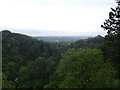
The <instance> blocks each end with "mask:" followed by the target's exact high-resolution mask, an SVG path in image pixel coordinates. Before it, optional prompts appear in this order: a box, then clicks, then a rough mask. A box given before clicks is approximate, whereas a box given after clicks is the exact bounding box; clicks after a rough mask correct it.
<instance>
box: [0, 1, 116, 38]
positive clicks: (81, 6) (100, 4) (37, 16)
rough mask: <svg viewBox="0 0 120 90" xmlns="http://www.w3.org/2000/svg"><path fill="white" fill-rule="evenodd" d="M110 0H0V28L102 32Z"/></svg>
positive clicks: (36, 32) (57, 32) (34, 31)
mask: <svg viewBox="0 0 120 90" xmlns="http://www.w3.org/2000/svg"><path fill="white" fill-rule="evenodd" d="M116 6H117V4H116V3H115V1H114V0H0V29H1V30H4V29H9V30H11V31H13V32H19V33H23V34H27V35H37V36H38V35H42V36H44V35H49V36H52V35H59V36H60V35H62V36H64V35H75V36H77V35H96V34H102V35H103V34H105V32H104V31H103V29H101V27H100V26H101V24H103V22H104V20H105V19H107V18H108V17H109V16H108V15H109V12H110V11H111V10H110V8H111V7H113V8H114V7H116Z"/></svg>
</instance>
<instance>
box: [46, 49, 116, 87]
mask: <svg viewBox="0 0 120 90" xmlns="http://www.w3.org/2000/svg"><path fill="white" fill-rule="evenodd" d="M115 73H116V71H115V69H114V68H113V67H112V65H111V63H110V62H109V61H106V62H105V61H104V58H103V56H102V52H101V51H100V50H99V49H89V48H88V49H79V50H75V49H69V50H68V51H67V52H65V53H64V54H63V55H62V59H61V60H60V63H59V65H58V67H57V70H56V72H55V75H54V77H55V78H54V80H52V81H51V82H50V84H48V85H46V88H47V87H57V88H108V87H114V85H113V82H114V81H115Z"/></svg>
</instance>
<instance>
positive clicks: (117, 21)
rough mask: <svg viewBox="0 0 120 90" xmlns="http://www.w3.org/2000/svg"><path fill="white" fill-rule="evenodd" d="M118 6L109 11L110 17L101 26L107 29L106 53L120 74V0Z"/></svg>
mask: <svg viewBox="0 0 120 90" xmlns="http://www.w3.org/2000/svg"><path fill="white" fill-rule="evenodd" d="M117 1H118V2H117V3H118V6H117V7H116V8H115V9H113V8H111V12H110V13H109V19H107V20H105V22H104V24H103V25H101V27H102V28H103V29H104V30H106V31H107V33H108V35H106V36H105V39H106V43H105V45H106V49H105V51H104V52H105V55H106V57H107V58H109V59H112V61H113V63H114V65H115V66H116V68H117V69H118V72H119V74H118V76H120V0H117Z"/></svg>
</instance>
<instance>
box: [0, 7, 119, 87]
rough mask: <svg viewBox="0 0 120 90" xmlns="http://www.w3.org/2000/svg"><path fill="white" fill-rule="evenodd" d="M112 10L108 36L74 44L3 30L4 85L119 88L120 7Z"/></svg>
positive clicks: (106, 23)
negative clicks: (45, 40) (43, 39)
mask: <svg viewBox="0 0 120 90" xmlns="http://www.w3.org/2000/svg"><path fill="white" fill-rule="evenodd" d="M111 10H112V11H111V12H110V13H109V19H108V20H105V22H104V24H103V25H101V27H102V28H103V29H105V30H106V31H107V33H108V34H107V35H106V36H105V37H102V36H100V35H98V36H96V37H94V38H88V39H80V40H78V41H76V42H73V43H71V44H67V43H66V44H65V43H61V42H60V43H53V42H52V43H50V42H44V41H42V40H37V39H35V38H32V37H30V36H26V35H22V34H18V33H12V32H10V31H8V30H3V31H2V32H0V33H2V72H3V73H2V76H3V78H2V86H3V88H120V20H119V19H118V18H120V8H119V7H116V8H115V9H113V8H111Z"/></svg>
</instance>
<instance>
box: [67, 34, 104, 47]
mask: <svg viewBox="0 0 120 90" xmlns="http://www.w3.org/2000/svg"><path fill="white" fill-rule="evenodd" d="M104 41H105V40H104V38H103V37H102V36H100V35H98V36H96V37H94V38H88V39H81V40H79V41H76V42H75V43H72V44H71V45H69V48H75V49H79V48H100V46H101V45H102V44H103V43H104Z"/></svg>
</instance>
